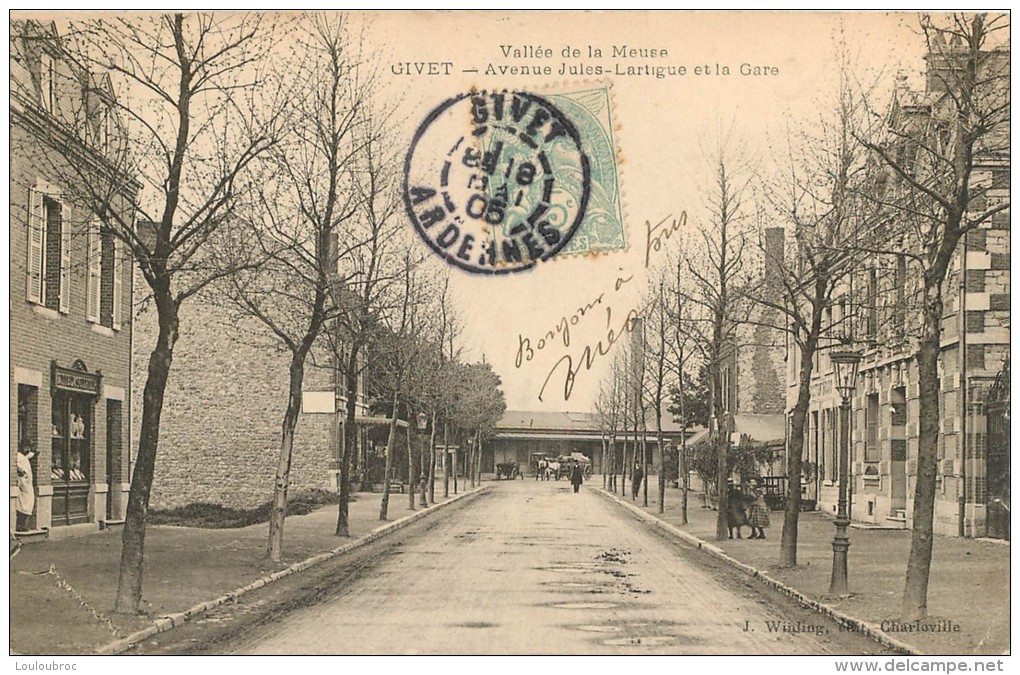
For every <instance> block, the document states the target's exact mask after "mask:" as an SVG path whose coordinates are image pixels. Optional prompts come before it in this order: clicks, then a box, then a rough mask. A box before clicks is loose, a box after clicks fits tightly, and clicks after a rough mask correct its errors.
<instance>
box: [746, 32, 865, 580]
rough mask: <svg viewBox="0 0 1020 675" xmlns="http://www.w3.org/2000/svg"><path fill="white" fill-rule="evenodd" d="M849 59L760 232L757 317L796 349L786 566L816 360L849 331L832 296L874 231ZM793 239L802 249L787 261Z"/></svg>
mask: <svg viewBox="0 0 1020 675" xmlns="http://www.w3.org/2000/svg"><path fill="white" fill-rule="evenodd" d="M841 62H842V66H841V68H840V78H839V90H838V97H837V99H836V101H835V105H834V106H833V109H832V114H831V115H830V116H828V117H823V118H822V119H821V120H820V122H819V124H818V126H817V131H813V132H811V133H805V134H801V135H799V137H797V138H796V139H792V138H791V139H789V142H788V144H787V148H786V152H785V154H784V156H783V157H782V158H780V159H779V160H778V163H779V167H778V169H777V171H776V172H775V174H774V177H773V179H772V180H768V181H765V184H764V189H763V194H764V201H765V203H766V204H767V205H768V207H769V208H770V209H771V211H772V213H769V214H767V215H766V216H765V218H764V219H765V220H766V221H767V222H778V223H780V224H781V226H780V227H770V228H764V229H763V230H762V231H760V232H759V240H758V243H759V248H760V253H761V255H762V257H763V259H764V263H765V264H764V276H763V279H762V282H761V283H760V284H755V285H753V286H752V288H753V289H754V290H753V291H752V292H751V293H750V297H751V298H752V299H753V300H754V302H755V303H757V304H758V305H759V306H760V307H762V308H763V309H764V310H765V311H763V312H759V313H757V320H758V321H759V322H761V321H764V322H766V323H765V324H763V325H765V326H767V327H769V328H775V329H778V330H781V331H784V332H785V333H786V334H787V336H788V339H789V340H791V341H792V342H793V344H795V345H796V347H797V350H796V352H795V354H796V356H797V359H798V363H797V399H796V402H795V403H794V406H793V408H792V410H791V411H790V435H789V441H788V445H787V498H786V511H785V514H784V519H783V534H782V540H781V543H780V549H779V564H780V565H784V566H794V565H796V564H797V534H798V529H799V528H798V525H799V519H800V506H801V479H802V476H803V472H804V467H803V454H804V438H805V427H806V422H807V414H808V408H809V407H810V404H811V378H812V374H813V372H814V363H815V356H816V353H817V352H818V351H819V350H821V349H824V348H826V347H828V346H831V345H832V344H833V342H834V341H835V340H836V339H837V338H838V337H839V336H840V335H844V334H845V331H846V329H847V325H846V321H847V317H844V316H840V315H837V316H836V318H835V322H833V321H826V314H827V312H831V310H832V309H833V297H834V293H836V292H837V291H838V290H839V289H840V288H841V286H844V282H845V280H846V279H847V278H848V275H850V274H852V272H853V269H854V266H855V265H856V264H857V262H858V261H859V259H860V253H859V252H858V251H856V250H855V249H854V247H853V244H854V242H856V241H858V237H859V235H860V233H861V232H863V231H865V230H866V229H867V228H868V223H867V222H866V214H865V213H864V211H865V209H864V207H863V206H862V204H861V199H860V198H859V194H860V192H859V191H860V189H861V188H862V186H863V185H864V183H865V182H866V180H867V176H868V171H869V166H868V161H867V153H866V151H865V149H864V147H863V146H861V145H860V143H859V142H858V139H861V138H870V137H871V135H872V134H871V132H870V130H869V129H868V126H869V124H870V122H869V120H868V117H867V115H866V114H865V113H866V112H867V111H866V108H865V106H864V98H863V96H864V92H861V91H859V90H858V89H857V87H856V85H855V82H854V79H853V78H852V77H851V72H850V66H849V60H848V58H847V56H846V53H845V48H844V53H843V55H842V57H841ZM773 218H774V220H773ZM782 225H785V226H786V227H787V229H783V227H782ZM788 234H792V241H793V243H794V250H793V251H792V252H791V253H790V254H789V255H787V249H786V246H785V240H786V239H787V236H788ZM844 290H845V287H844ZM844 306H845V305H844Z"/></svg>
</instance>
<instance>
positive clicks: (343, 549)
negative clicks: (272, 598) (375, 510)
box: [95, 485, 492, 656]
mask: <svg viewBox="0 0 1020 675" xmlns="http://www.w3.org/2000/svg"><path fill="white" fill-rule="evenodd" d="M491 488H492V486H491V485H483V486H480V487H478V488H477V489H475V490H472V491H471V492H462V493H460V494H459V495H454V496H453V497H450V498H448V499H447V500H446V501H444V502H441V503H439V504H433V505H432V506H430V507H428V508H426V509H419V510H417V511H415V512H414V513H412V514H410V515H407V516H404V517H403V518H399V519H397V520H394V521H393V522H391V523H386V524H385V525H382V526H380V527H377V528H375V529H374V530H372V531H371V532H369V533H368V534H366V535H365V536H363V537H359V538H358V539H355V540H354V541H352V542H349V543H347V544H344V545H343V546H338V547H336V548H334V549H333V550H331V551H327V552H325V553H320V554H318V555H314V556H312V557H311V558H307V559H305V560H302V561H300V562H296V563H294V564H293V565H290V566H289V567H286V568H284V569H282V570H279V571H277V572H273V573H272V574H268V575H266V576H264V577H262V578H261V579H256V580H255V581H253V582H251V583H249V584H248V585H246V586H242V587H241V588H238V589H235V590H233V591H231V592H229V593H226V594H224V595H221V596H220V597H218V598H215V599H213V600H208V601H206V602H201V603H199V604H197V605H195V606H193V607H191V608H189V609H186V610H184V611H183V612H177V613H174V614H168V615H166V616H162V617H160V618H158V619H155V620H154V621H153V622H152V625H151V626H149V627H147V628H143V629H141V630H139V631H136V632H134V633H132V634H131V635H128V636H127V637H124V638H121V639H120V640H114V641H113V642H110V643H108V644H105V645H103V646H102V647H98V648H97V649H96V651H95V653H96V654H102V655H105V656H112V655H114V654H120V653H123V652H125V651H127V650H128V649H130V648H131V647H133V646H134V645H136V644H137V643H139V642H141V641H142V640H145V639H146V638H150V637H152V636H153V635H158V634H159V633H164V632H166V631H168V630H170V629H171V628H176V627H178V626H180V625H182V624H184V623H185V622H187V621H189V620H191V619H193V618H195V617H196V616H200V615H201V614H203V613H205V612H208V611H209V610H210V609H213V608H215V607H219V606H220V605H225V604H227V603H228V602H236V601H237V599H238V598H239V597H241V596H242V595H244V594H245V593H249V592H251V591H254V590H256V589H259V588H262V587H263V586H265V585H267V584H271V583H272V582H274V581H277V580H279V579H283V578H284V577H289V576H290V575H292V574H295V573H297V572H303V571H304V570H306V569H308V568H310V567H314V566H315V565H318V564H320V563H324V562H326V561H327V560H331V559H333V558H336V557H338V556H341V555H344V554H345V553H350V552H351V551H353V550H355V549H358V548H361V547H362V546H365V545H366V544H369V543H371V542H373V541H375V540H376V539H379V538H380V537H382V536H383V535H385V534H389V533H390V532H395V531H397V530H400V529H403V528H405V527H407V526H408V525H410V524H411V523H413V522H415V521H418V520H421V519H422V518H425V517H426V516H428V515H429V514H430V513H434V512H435V511H437V510H439V509H441V508H443V507H444V506H447V505H449V504H453V503H455V502H458V501H460V500H462V499H467V498H469V497H473V496H477V495H480V494H482V493H483V492H488V491H489V490H490V489H491Z"/></svg>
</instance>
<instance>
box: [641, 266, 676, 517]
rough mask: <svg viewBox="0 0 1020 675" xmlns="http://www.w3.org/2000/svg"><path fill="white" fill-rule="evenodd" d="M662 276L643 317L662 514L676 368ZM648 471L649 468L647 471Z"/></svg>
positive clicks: (648, 395) (649, 399)
mask: <svg viewBox="0 0 1020 675" xmlns="http://www.w3.org/2000/svg"><path fill="white" fill-rule="evenodd" d="M658 272H659V273H658V274H653V275H652V276H653V277H654V276H658V277H659V284H658V287H657V288H654V289H652V293H651V295H650V297H649V298H648V301H647V303H646V306H645V310H644V311H643V312H642V314H643V315H644V316H645V317H646V321H647V325H648V327H647V329H646V330H645V336H644V340H645V359H646V362H647V364H646V368H645V373H646V376H645V388H646V390H647V397H648V401H649V403H650V404H651V406H652V407H653V409H654V414H655V436H656V443H657V444H658V447H659V465H658V467H657V469H658V476H659V504H658V507H659V513H665V511H666V452H665V443H664V438H663V433H662V411H663V409H664V407H665V406H666V399H667V396H668V395H669V389H670V384H671V383H670V379H671V376H672V372H671V371H672V369H671V368H670V363H669V351H670V349H669V345H670V342H671V332H672V327H671V326H670V317H669V308H668V307H667V302H668V299H667V290H666V277H665V275H664V274H662V272H663V270H658ZM645 470H646V471H647V467H646V469H645ZM647 495H648V488H647V483H646V487H645V506H648V499H647Z"/></svg>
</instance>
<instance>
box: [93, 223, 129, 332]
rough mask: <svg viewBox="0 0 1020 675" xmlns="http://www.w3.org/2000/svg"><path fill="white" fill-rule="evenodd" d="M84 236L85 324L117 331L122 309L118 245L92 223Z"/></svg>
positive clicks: (119, 248)
mask: <svg viewBox="0 0 1020 675" xmlns="http://www.w3.org/2000/svg"><path fill="white" fill-rule="evenodd" d="M88 235H89V237H88V239H89V241H88V308H87V311H88V320H89V321H91V322H93V323H95V324H99V325H101V326H106V327H107V328H113V329H114V330H118V329H120V323H121V307H122V305H123V288H122V285H121V284H122V279H123V274H124V271H123V269H122V264H121V263H122V262H123V255H122V253H121V242H120V240H118V239H117V238H116V237H114V236H113V233H111V232H109V231H107V230H104V229H102V228H101V227H100V225H99V223H98V222H95V221H94V222H92V223H90V224H89V233H88Z"/></svg>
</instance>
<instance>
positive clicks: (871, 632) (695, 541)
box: [595, 488, 925, 656]
mask: <svg viewBox="0 0 1020 675" xmlns="http://www.w3.org/2000/svg"><path fill="white" fill-rule="evenodd" d="M595 492H597V493H599V494H601V495H602V496H603V497H605V498H606V499H608V500H610V501H612V502H615V503H617V504H619V505H620V506H623V507H626V508H627V509H630V510H631V511H632V512H634V513H635V514H637V515H638V516H640V517H641V518H642V519H643V520H645V521H646V522H648V523H650V524H652V525H654V526H655V527H658V528H659V529H660V530H663V531H665V532H667V533H669V534H671V535H673V536H674V537H676V538H678V539H681V540H683V541H685V542H687V543H688V544H691V545H692V546H694V547H695V548H698V549H701V550H703V551H706V552H708V553H709V554H710V555H712V556H715V557H716V558H718V559H720V560H722V561H724V562H726V563H727V564H729V565H732V566H733V567H736V568H737V569H739V570H740V571H742V572H744V573H745V574H747V575H748V576H750V577H752V578H754V579H757V580H759V581H760V582H761V583H763V584H765V585H767V586H771V587H772V588H774V589H776V590H778V591H780V592H781V593H783V594H784V595H787V596H789V597H791V598H793V599H794V600H796V601H797V602H798V603H800V604H801V606H803V607H807V608H809V609H813V610H814V611H816V612H818V613H820V614H824V615H826V616H828V617H829V618H830V619H832V620H834V621H836V622H837V623H839V624H840V625H842V626H845V627H847V628H849V629H850V630H852V631H853V632H856V633H861V634H862V635H865V636H867V637H868V638H870V639H871V640H874V641H875V642H877V643H879V644H880V645H882V646H884V647H889V648H890V649H895V650H897V651H900V652H902V653H903V654H905V655H907V656H924V655H925V654H924V652H921V651H918V650H917V649H916V648H915V647H911V646H910V645H908V644H907V643H905V642H901V641H900V640H897V639H896V638H894V637H892V636H891V635H889V634H888V633H886V632H885V631H883V630H882V629H881V628H880V627H879V626H877V625H876V624H873V623H869V622H867V621H863V620H861V619H858V618H855V617H852V616H850V615H849V614H844V613H843V612H841V611H839V610H838V609H836V608H834V607H832V606H830V605H826V604H823V603H821V602H818V601H817V600H813V599H811V598H809V597H808V596H806V595H804V594H803V593H801V592H800V591H798V590H797V589H795V588H792V587H791V586H787V585H786V584H784V583H782V582H781V581H778V580H776V579H773V578H772V577H770V576H769V575H768V574H767V573H766V572H763V571H762V570H759V569H758V568H756V567H752V566H751V565H748V564H747V563H744V562H740V561H739V560H737V559H736V558H734V557H732V556H730V555H728V554H727V553H726V552H725V551H723V550H722V549H721V548H719V547H718V546H715V545H713V544H709V543H708V542H706V541H704V540H702V539H699V538H698V537H695V536H694V535H693V534H691V533H689V532H684V531H683V530H681V529H680V528H678V527H676V526H675V525H670V524H669V523H667V522H665V521H663V520H660V519H659V518H656V517H655V516H653V515H652V514H650V513H648V512H646V511H644V510H643V509H641V508H639V507H637V506H634V505H633V504H628V503H627V502H625V501H623V500H621V499H620V498H619V497H617V496H616V495H614V494H611V493H609V492H606V491H605V490H602V489H600V488H596V489H595Z"/></svg>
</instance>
